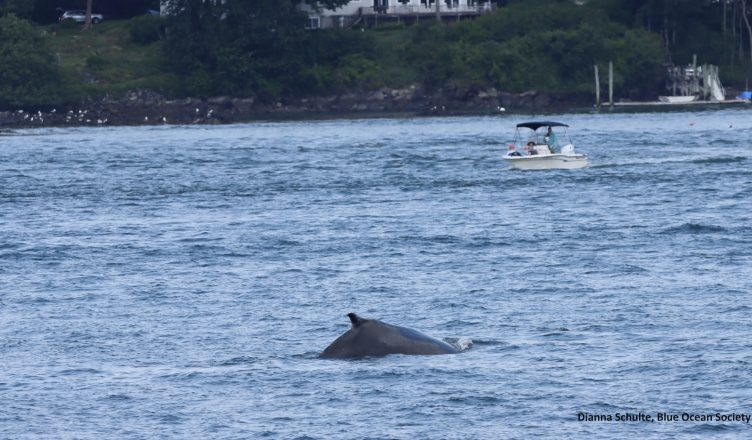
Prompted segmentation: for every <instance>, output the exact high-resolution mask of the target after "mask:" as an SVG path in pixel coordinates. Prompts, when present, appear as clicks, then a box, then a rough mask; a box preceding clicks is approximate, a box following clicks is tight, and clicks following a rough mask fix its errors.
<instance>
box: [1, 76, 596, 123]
mask: <svg viewBox="0 0 752 440" xmlns="http://www.w3.org/2000/svg"><path fill="white" fill-rule="evenodd" d="M588 99H589V98H588V97H587V96H583V95H573V94H551V93H543V92H536V91H529V92H525V93H518V94H515V93H507V92H500V91H498V90H496V89H494V88H490V89H488V88H477V87H459V86H455V87H448V88H444V89H439V90H436V91H434V92H430V93H428V92H426V91H424V90H423V89H422V88H421V87H418V86H410V87H406V88H401V89H391V88H383V89H379V90H375V91H367V92H350V93H345V94H339V95H331V96H318V97H294V98H281V99H273V98H269V97H266V98H265V97H260V98H232V97H215V98H210V99H194V98H187V99H179V100H171V99H166V98H165V97H163V96H162V95H160V94H158V93H155V92H152V91H148V90H135V91H130V92H128V93H126V94H125V96H123V97H120V98H118V99H112V98H105V99H102V100H99V101H91V102H86V103H81V104H80V105H76V106H68V107H65V108H46V109H17V110H9V111H0V127H4V128H18V127H35V126H102V125H154V124H224V123H234V122H247V121H252V120H258V119H274V118H305V117H330V116H352V115H354V116H358V115H363V116H366V115H375V114H390V113H394V114H399V113H403V114H412V115H461V114H493V113H499V112H503V111H546V110H555V109H562V108H567V107H574V106H585V105H588Z"/></svg>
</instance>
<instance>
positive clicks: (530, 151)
mask: <svg viewBox="0 0 752 440" xmlns="http://www.w3.org/2000/svg"><path fill="white" fill-rule="evenodd" d="M527 153H528V154H530V155H533V154H538V150H536V149H535V142H533V141H528V142H527Z"/></svg>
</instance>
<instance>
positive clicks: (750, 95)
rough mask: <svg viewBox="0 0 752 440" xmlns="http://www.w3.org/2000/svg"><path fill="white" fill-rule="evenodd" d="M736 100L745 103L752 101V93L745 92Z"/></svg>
mask: <svg viewBox="0 0 752 440" xmlns="http://www.w3.org/2000/svg"><path fill="white" fill-rule="evenodd" d="M736 99H741V100H744V101H752V92H751V91H749V90H745V91H743V92H741V93H739V96H737V97H736Z"/></svg>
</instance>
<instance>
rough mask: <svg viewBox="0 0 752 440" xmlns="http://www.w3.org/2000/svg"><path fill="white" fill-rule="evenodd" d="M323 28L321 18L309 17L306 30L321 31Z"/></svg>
mask: <svg viewBox="0 0 752 440" xmlns="http://www.w3.org/2000/svg"><path fill="white" fill-rule="evenodd" d="M320 27H321V18H320V17H308V25H307V26H306V29H319V28H320Z"/></svg>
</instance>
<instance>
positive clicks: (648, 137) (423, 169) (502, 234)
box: [0, 108, 752, 439]
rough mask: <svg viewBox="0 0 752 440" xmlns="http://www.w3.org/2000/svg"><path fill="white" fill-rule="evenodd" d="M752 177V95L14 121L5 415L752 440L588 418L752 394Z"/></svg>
mask: <svg viewBox="0 0 752 440" xmlns="http://www.w3.org/2000/svg"><path fill="white" fill-rule="evenodd" d="M541 118H545V119H549V120H551V119H552V120H561V121H562V122H566V123H569V124H570V125H571V128H570V130H569V134H570V135H571V136H572V140H573V141H574V143H575V144H576V146H577V148H578V150H580V151H583V152H586V153H588V154H589V155H590V166H589V167H588V168H586V169H583V170H573V171H544V172H524V171H514V170H509V169H508V168H507V165H506V164H505V163H504V162H503V160H502V159H501V157H502V155H503V153H505V152H506V145H507V144H508V143H509V142H511V141H512V140H513V134H514V126H515V124H516V123H517V122H521V121H524V120H528V119H541ZM751 196H752V109H748V108H740V109H728V110H720V111H698V112H676V113H608V112H603V113H600V114H567V115H546V116H533V115H500V116H496V117H462V118H415V119H413V118H408V119H371V120H337V121H303V122H260V123H252V124H243V125H230V126H211V127H206V126H190V127H170V126H164V127H117V128H64V129H63V128H60V129H58V128H49V129H36V130H17V131H14V132H12V133H4V134H3V135H0V231H2V235H0V438H2V439H102V438H108V439H114V438H124V439H125V438H127V439H131V438H132V439H145V438H180V439H183V438H185V439H190V438H217V439H251V438H269V439H277V438H279V439H295V438H297V439H429V438H430V439H434V438H436V439H469V438H473V439H501V438H510V439H529V438H559V439H566V438H588V439H595V438H602V439H613V438H626V437H634V438H661V439H665V438H676V437H680V438H750V435H751V434H752V426H751V425H750V424H749V423H746V422H744V421H733V420H732V421H715V420H710V421H682V420H679V421H675V422H657V421H653V422H650V421H640V420H637V421H629V420H628V421H624V420H618V421H617V420H613V421H587V420H585V421H582V420H579V419H578V414H579V415H580V417H581V416H582V415H583V414H590V415H610V416H612V417H616V414H621V415H623V414H633V415H636V417H640V416H639V414H640V413H642V414H645V415H651V417H653V418H654V419H655V418H656V417H657V414H658V413H659V412H665V413H670V414H676V415H679V416H681V414H683V413H686V414H715V413H721V414H752V377H751V376H750V372H751V371H752V341H751V340H750V334H751V333H750V329H751V328H752V327H750V325H751V324H752V304H750V300H751V299H752V296H751V295H750V293H751V292H752V230H751V229H750V227H751V226H752V219H751V218H750V217H751V216H752V198H751ZM348 312H356V313H358V314H360V315H362V316H365V317H369V318H377V319H381V320H383V321H385V322H388V323H391V324H396V325H401V326H407V327H411V328H415V329H417V330H420V331H422V332H424V333H426V334H429V335H431V336H434V337H437V338H442V339H447V340H449V341H456V340H458V339H460V340H462V341H468V340H472V347H470V348H468V349H466V350H464V351H463V352H462V353H460V354H456V355H445V356H403V355H394V356H387V357H385V358H378V359H364V360H350V361H345V360H321V359H318V358H317V355H318V353H320V351H321V350H323V349H324V348H325V347H326V346H327V345H328V344H329V343H331V342H332V341H333V340H334V339H335V338H337V337H338V336H339V335H340V334H342V333H343V332H344V331H346V330H347V329H348V328H349V321H348V319H347V317H346V316H345V315H346V314H347V313H348Z"/></svg>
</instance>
